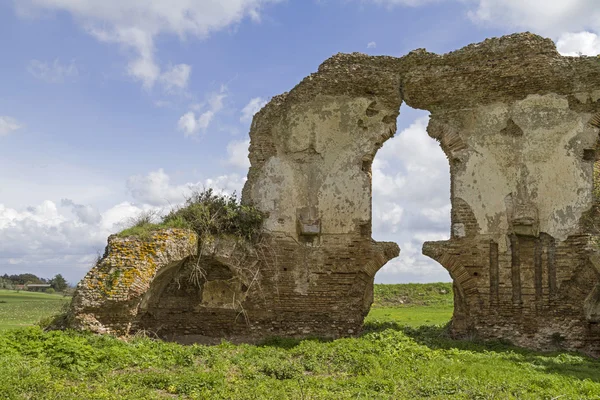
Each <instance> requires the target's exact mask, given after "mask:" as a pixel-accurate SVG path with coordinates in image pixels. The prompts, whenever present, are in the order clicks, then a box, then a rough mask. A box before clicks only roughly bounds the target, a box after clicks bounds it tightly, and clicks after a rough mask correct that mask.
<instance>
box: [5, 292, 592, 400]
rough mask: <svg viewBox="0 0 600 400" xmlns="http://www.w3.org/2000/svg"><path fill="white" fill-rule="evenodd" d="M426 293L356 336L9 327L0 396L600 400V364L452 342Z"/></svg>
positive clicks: (378, 315)
mask: <svg viewBox="0 0 600 400" xmlns="http://www.w3.org/2000/svg"><path fill="white" fill-rule="evenodd" d="M436 285H437V284H436ZM394 286H395V285H394ZM430 286H432V285H420V286H419V285H417V286H411V287H401V286H398V287H389V288H387V287H376V304H379V305H381V304H382V303H383V304H390V303H391V304H400V301H399V300H400V299H401V298H395V297H394V296H395V295H393V294H390V293H391V292H393V293H396V295H397V296H400V297H402V296H405V295H406V293H412V296H416V297H417V298H418V299H419V300H418V301H417V300H416V299H414V298H410V299H409V301H408V302H407V301H405V300H406V299H403V300H402V302H403V303H404V304H400V305H399V306H397V307H389V306H385V307H382V306H377V307H375V308H373V310H372V312H371V314H370V315H369V317H368V320H367V323H366V325H365V332H364V333H363V334H362V335H361V336H360V337H358V338H348V339H339V340H334V341H327V340H318V339H313V340H303V341H299V340H290V339H272V340H269V341H267V342H265V343H263V344H262V345H258V346H256V345H232V344H230V343H227V342H223V343H222V344H221V345H218V346H200V345H193V346H181V345H178V344H174V343H167V342H161V341H154V340H151V339H148V338H143V337H137V338H131V339H130V340H129V341H122V340H118V339H115V338H113V337H110V336H97V335H91V334H85V333H76V332H43V331H42V330H41V329H40V328H39V327H29V328H21V329H12V330H5V331H2V332H0V377H2V378H1V379H0V398H2V399H4V398H6V399H425V398H426V399H548V400H549V399H561V400H570V399H600V361H598V360H593V359H590V358H587V357H585V356H582V355H579V354H573V353H551V354H544V353H537V352H531V351H526V350H523V349H519V348H516V347H512V346H510V345H508V344H505V343H498V342H488V343H482V342H478V341H472V340H471V341H455V340H452V339H450V338H449V337H448V336H447V334H446V330H445V328H444V326H443V325H441V324H443V323H445V322H447V321H448V319H449V317H450V314H451V306H449V305H448V304H447V302H446V301H445V300H444V299H445V298H446V297H444V295H447V293H439V291H438V294H440V295H441V297H440V296H438V295H436V294H435V290H434V289H431V288H430ZM433 286H434V287H435V285H433ZM419 293H430V298H426V296H425V295H422V296H421V295H419ZM2 294H3V293H2V292H0V296H1V295H2ZM30 295H31V294H30ZM33 295H34V296H37V298H42V299H43V298H44V296H47V297H46V298H52V296H48V295H42V294H33ZM447 297H449V299H450V301H451V298H452V297H451V295H450V296H447ZM0 299H2V297H0ZM22 300H25V298H24V297H23V298H22ZM422 301H425V302H426V303H427V304H432V305H426V306H423V305H418V304H419V302H421V303H422ZM22 303H23V305H22V306H21V310H24V311H26V309H27V306H26V305H25V303H26V302H25V301H22ZM27 304H29V306H34V305H37V304H38V303H36V302H34V301H31V302H28V303H27ZM2 305H4V304H0V307H1V306H2ZM51 311H54V310H51ZM0 321H1V320H0ZM437 323H440V325H431V324H437ZM423 324H424V325H423ZM411 325H412V326H411ZM418 325H421V326H418ZM417 326H418V327H417Z"/></svg>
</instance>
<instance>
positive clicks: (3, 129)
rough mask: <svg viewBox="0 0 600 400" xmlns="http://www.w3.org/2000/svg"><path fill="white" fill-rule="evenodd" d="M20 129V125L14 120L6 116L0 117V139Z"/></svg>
mask: <svg viewBox="0 0 600 400" xmlns="http://www.w3.org/2000/svg"><path fill="white" fill-rule="evenodd" d="M21 128H22V126H21V124H19V122H18V121H17V120H16V119H14V118H12V117H8V116H6V115H0V137H1V136H6V135H8V134H9V133H12V132H14V131H16V130H18V129H21Z"/></svg>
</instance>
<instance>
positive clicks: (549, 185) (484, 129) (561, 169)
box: [403, 34, 600, 354]
mask: <svg viewBox="0 0 600 400" xmlns="http://www.w3.org/2000/svg"><path fill="white" fill-rule="evenodd" d="M419 57H423V58H427V59H428V62H427V63H422V62H419V61H417V62H416V63H417V64H418V65H414V64H411V67H410V70H409V71H408V72H407V73H406V75H405V78H404V80H403V84H404V95H405V101H406V102H407V103H408V104H409V105H411V106H413V107H418V108H425V109H429V110H430V111H431V120H430V123H429V127H428V131H429V134H430V135H431V136H432V137H434V138H436V139H438V140H439V141H440V143H441V145H442V148H443V149H444V151H445V153H446V155H447V156H448V159H449V162H450V172H451V182H452V183H451V188H450V190H451V201H452V232H451V239H450V240H449V241H445V242H435V243H426V244H425V246H424V253H425V254H426V255H429V256H430V257H432V258H434V259H436V260H437V261H439V262H440V263H441V264H442V265H443V266H444V267H445V268H447V269H448V270H449V271H450V273H451V275H452V278H453V279H454V283H455V289H456V290H455V292H456V306H455V315H454V320H453V331H454V332H455V334H457V335H462V334H467V333H477V334H478V335H480V336H483V337H493V338H504V339H509V340H511V341H513V342H515V343H518V344H521V345H524V346H528V347H535V348H552V347H555V346H559V345H560V346H564V347H567V348H571V349H579V350H583V351H587V352H590V353H595V354H598V352H599V351H600V329H599V326H598V322H600V321H598V319H597V317H596V318H592V317H590V316H589V315H588V316H587V317H586V313H585V311H584V310H585V309H586V307H587V308H594V306H593V305H592V303H594V300H591V297H590V296H592V292H593V290H594V288H595V287H596V286H597V285H598V283H599V281H600V279H599V275H600V271H599V270H598V269H597V267H595V266H594V264H593V263H592V262H591V261H590V256H591V255H593V254H594V252H595V251H596V249H597V245H595V244H594V240H595V236H594V234H595V233H596V229H595V227H596V226H598V221H597V215H596V212H595V206H594V184H595V183H594V173H593V171H594V164H595V163H596V158H597V151H596V148H597V142H598V129H597V120H596V119H595V116H596V115H600V114H597V113H598V112H600V103H599V102H598V100H599V99H600V60H598V59H597V58H566V57H561V56H560V55H559V54H558V53H557V52H556V49H555V47H554V44H553V43H552V42H551V41H550V40H544V39H542V38H540V37H537V36H534V35H529V34H524V35H514V36H511V37H505V38H500V39H493V40H487V41H485V42H483V43H481V44H479V45H471V46H468V47H467V48H465V49H462V50H459V51H457V52H455V53H451V54H448V55H446V56H442V57H439V56H432V55H429V54H423V55H420V56H419ZM419 57H415V58H419ZM434 77H435V79H433V78H434ZM597 184H598V182H596V185H597ZM592 297H593V296H592ZM588 298H589V299H588ZM595 302H596V304H598V303H597V300H596V301H595ZM595 307H597V305H596V306H595Z"/></svg>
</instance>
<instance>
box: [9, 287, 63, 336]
mask: <svg viewBox="0 0 600 400" xmlns="http://www.w3.org/2000/svg"><path fill="white" fill-rule="evenodd" d="M70 300H71V299H70V298H66V297H63V296H62V295H59V294H46V293H35V292H26V291H20V292H16V291H13V290H0V330H4V329H11V328H20V327H24V326H29V325H33V324H35V323H36V322H38V321H40V319H42V318H44V317H48V316H50V315H52V314H54V313H56V312H58V311H60V310H61V308H62V307H63V305H64V304H65V303H67V302H69V301H70Z"/></svg>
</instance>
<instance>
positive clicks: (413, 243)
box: [372, 116, 450, 282]
mask: <svg viewBox="0 0 600 400" xmlns="http://www.w3.org/2000/svg"><path fill="white" fill-rule="evenodd" d="M428 120H429V118H428V117H427V116H424V117H420V118H418V119H416V120H415V121H414V122H413V123H412V124H411V125H410V126H409V127H408V128H406V129H404V130H403V131H402V132H400V133H398V134H397V135H396V136H395V137H394V138H392V139H390V140H388V141H387V142H386V143H385V144H384V145H383V147H382V148H381V150H379V152H378V153H377V156H376V157H375V160H374V161H373V166H372V181H373V236H374V237H375V238H376V239H378V240H391V241H395V242H397V243H399V245H400V248H401V253H400V257H399V258H397V259H395V260H392V261H391V262H389V263H388V264H386V266H385V267H384V268H383V269H382V270H381V272H380V273H379V274H378V275H377V280H378V281H379V282H382V281H388V282H389V281H398V279H403V280H405V281H412V282H423V281H431V280H448V279H449V278H448V274H447V273H446V272H445V270H444V269H443V268H442V267H441V266H440V265H439V264H438V263H437V262H435V261H433V260H430V259H429V258H427V257H425V256H423V255H422V254H421V246H422V244H423V242H425V241H429V240H443V239H448V238H449V236H450V172H449V166H448V161H447V159H446V156H445V155H444V153H443V151H442V149H441V148H440V146H439V144H438V143H437V142H436V141H435V140H434V139H432V138H430V137H429V136H428V135H427V132H426V127H427V123H428Z"/></svg>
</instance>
